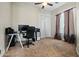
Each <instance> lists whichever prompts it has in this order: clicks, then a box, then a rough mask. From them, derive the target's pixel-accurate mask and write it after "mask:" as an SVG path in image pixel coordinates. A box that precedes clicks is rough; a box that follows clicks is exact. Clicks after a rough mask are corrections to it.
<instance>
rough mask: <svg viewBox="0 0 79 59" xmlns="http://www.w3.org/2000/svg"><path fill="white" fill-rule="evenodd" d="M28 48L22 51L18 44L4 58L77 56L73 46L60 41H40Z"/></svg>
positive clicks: (25, 47)
mask: <svg viewBox="0 0 79 59" xmlns="http://www.w3.org/2000/svg"><path fill="white" fill-rule="evenodd" d="M34 44H35V45H30V47H29V48H27V46H24V48H23V49H22V48H21V47H20V45H19V44H17V45H16V46H15V47H11V48H9V51H8V52H6V53H5V55H4V56H6V57H40V56H41V57H50V56H51V57H64V56H65V57H71V56H74V57H75V56H77V55H76V51H75V46H74V45H72V44H69V43H66V42H64V41H61V40H54V39H41V40H40V41H36V42H34Z"/></svg>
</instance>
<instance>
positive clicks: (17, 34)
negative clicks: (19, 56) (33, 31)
mask: <svg viewBox="0 0 79 59" xmlns="http://www.w3.org/2000/svg"><path fill="white" fill-rule="evenodd" d="M8 35H9V36H11V39H10V41H9V44H8V46H7V49H6V51H8V49H9V47H10V44H11V41H12V39H13V37H14V35H16V36H17V37H18V39H19V41H20V44H21V47H22V48H23V44H22V41H21V37H20V34H19V33H14V34H8Z"/></svg>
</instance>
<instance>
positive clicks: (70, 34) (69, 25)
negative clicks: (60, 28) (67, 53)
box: [64, 8, 76, 43]
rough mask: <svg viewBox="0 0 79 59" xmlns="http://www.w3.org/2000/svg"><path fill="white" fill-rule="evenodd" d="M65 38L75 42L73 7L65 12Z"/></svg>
mask: <svg viewBox="0 0 79 59" xmlns="http://www.w3.org/2000/svg"><path fill="white" fill-rule="evenodd" d="M64 18H65V19H64V20H65V21H64V25H65V26H64V38H65V41H67V42H69V43H75V40H76V37H75V30H74V15H73V8H72V9H69V10H67V11H65V12H64Z"/></svg>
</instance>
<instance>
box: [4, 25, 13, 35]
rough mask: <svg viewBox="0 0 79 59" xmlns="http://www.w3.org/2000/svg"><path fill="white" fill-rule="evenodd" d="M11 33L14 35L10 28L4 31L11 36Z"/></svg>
mask: <svg viewBox="0 0 79 59" xmlns="http://www.w3.org/2000/svg"><path fill="white" fill-rule="evenodd" d="M12 33H14V30H13V29H12V28H11V27H8V28H6V29H5V34H12Z"/></svg>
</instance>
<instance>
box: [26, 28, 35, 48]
mask: <svg viewBox="0 0 79 59" xmlns="http://www.w3.org/2000/svg"><path fill="white" fill-rule="evenodd" d="M34 32H35V27H28V28H27V32H26V36H25V38H26V39H27V41H26V44H25V45H27V47H28V48H29V45H30V44H32V45H34V44H33V40H34ZM30 39H31V40H30Z"/></svg>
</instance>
